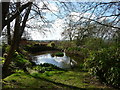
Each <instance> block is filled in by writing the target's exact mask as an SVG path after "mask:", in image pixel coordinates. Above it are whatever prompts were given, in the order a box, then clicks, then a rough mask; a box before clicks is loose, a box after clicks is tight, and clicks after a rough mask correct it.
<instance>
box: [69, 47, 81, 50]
mask: <svg viewBox="0 0 120 90" xmlns="http://www.w3.org/2000/svg"><path fill="white" fill-rule="evenodd" d="M67 50H68V51H80V50H81V48H80V47H69V48H68V49H67Z"/></svg>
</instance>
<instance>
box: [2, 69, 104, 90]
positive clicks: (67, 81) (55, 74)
mask: <svg viewBox="0 0 120 90" xmlns="http://www.w3.org/2000/svg"><path fill="white" fill-rule="evenodd" d="M3 88H47V89H48V88H51V89H56V88H60V89H65V88H67V89H70V88H73V89H81V88H88V89H89V88H97V89H98V88H106V86H104V85H101V84H100V83H99V82H98V80H97V79H96V78H94V77H93V76H91V75H90V74H89V73H88V72H84V71H81V70H80V71H79V70H69V71H65V70H57V69H55V70H52V71H45V72H44V73H39V72H38V71H36V70H34V69H31V70H29V74H27V73H24V72H23V71H18V72H16V73H14V74H12V75H10V76H8V77H6V78H5V79H3Z"/></svg>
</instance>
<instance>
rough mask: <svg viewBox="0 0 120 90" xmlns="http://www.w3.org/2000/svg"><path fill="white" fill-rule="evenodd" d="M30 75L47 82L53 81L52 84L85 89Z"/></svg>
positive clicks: (78, 89) (79, 89)
mask: <svg viewBox="0 0 120 90" xmlns="http://www.w3.org/2000/svg"><path fill="white" fill-rule="evenodd" d="M31 76H32V75H31ZM32 77H34V78H38V79H41V80H44V81H47V82H50V83H53V84H56V85H59V86H62V87H66V88H70V89H77V90H81V89H82V90H85V89H83V88H79V87H75V86H71V85H66V84H62V83H58V82H54V81H51V80H48V79H45V78H40V77H37V76H32Z"/></svg>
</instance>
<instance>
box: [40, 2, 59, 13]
mask: <svg viewBox="0 0 120 90" xmlns="http://www.w3.org/2000/svg"><path fill="white" fill-rule="evenodd" d="M38 7H39V8H41V9H42V12H46V13H51V11H52V12H53V13H56V12H59V8H58V7H57V5H56V4H55V3H48V2H46V1H44V3H43V2H39V3H38ZM47 8H48V9H49V10H48V9H47Z"/></svg>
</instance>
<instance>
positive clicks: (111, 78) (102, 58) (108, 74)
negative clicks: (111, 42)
mask: <svg viewBox="0 0 120 90" xmlns="http://www.w3.org/2000/svg"><path fill="white" fill-rule="evenodd" d="M84 65H85V67H86V68H89V71H90V73H92V74H94V75H97V76H99V78H100V79H101V81H102V82H105V83H107V84H110V85H112V86H114V87H117V88H120V48H118V47H115V46H112V47H109V48H103V49H101V50H98V51H94V52H93V51H91V52H90V56H89V58H87V59H86V60H85V63H84Z"/></svg>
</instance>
